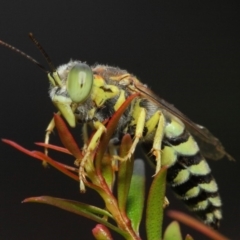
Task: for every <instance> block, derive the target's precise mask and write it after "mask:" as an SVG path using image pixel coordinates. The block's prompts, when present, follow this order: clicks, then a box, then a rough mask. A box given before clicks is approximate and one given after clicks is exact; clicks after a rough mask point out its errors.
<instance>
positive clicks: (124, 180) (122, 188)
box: [117, 134, 134, 212]
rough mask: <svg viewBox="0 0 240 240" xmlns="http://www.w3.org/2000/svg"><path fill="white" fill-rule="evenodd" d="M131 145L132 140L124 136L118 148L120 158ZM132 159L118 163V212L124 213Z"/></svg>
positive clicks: (128, 136) (131, 170)
mask: <svg viewBox="0 0 240 240" xmlns="http://www.w3.org/2000/svg"><path fill="white" fill-rule="evenodd" d="M131 145H132V139H131V137H130V135H128V134H127V135H125V136H124V137H123V139H122V143H121V146H120V151H119V154H120V157H125V156H126V155H127V154H128V151H129V149H130V147H131ZM133 163H134V161H133V159H128V160H127V161H124V162H119V170H118V175H117V197H118V206H119V208H120V210H122V211H124V212H125V211H126V203H127V197H128V193H129V188H130V183H131V178H132V172H133Z"/></svg>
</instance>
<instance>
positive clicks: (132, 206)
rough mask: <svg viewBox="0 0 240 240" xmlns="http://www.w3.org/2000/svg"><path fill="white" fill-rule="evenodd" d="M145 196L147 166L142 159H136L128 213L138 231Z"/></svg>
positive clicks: (128, 200)
mask: <svg viewBox="0 0 240 240" xmlns="http://www.w3.org/2000/svg"><path fill="white" fill-rule="evenodd" d="M144 198H145V166H144V162H143V160H141V159H136V160H135V161H134V167H133V175H132V180H131V185H130V189H129V194H128V199H127V215H128V217H129V219H130V220H131V223H132V227H133V229H134V230H135V231H136V232H137V233H138V232H139V225H140V223H141V219H142V214H143V209H144Z"/></svg>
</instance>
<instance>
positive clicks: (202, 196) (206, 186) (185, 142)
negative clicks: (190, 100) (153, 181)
mask: <svg viewBox="0 0 240 240" xmlns="http://www.w3.org/2000/svg"><path fill="white" fill-rule="evenodd" d="M162 166H168V174H167V181H168V183H169V184H170V186H171V188H172V189H173V191H174V192H175V193H176V194H177V196H178V197H179V198H180V199H181V200H182V201H183V202H184V203H185V204H186V205H187V206H188V207H189V208H190V210H192V211H194V212H195V213H196V214H197V215H198V216H199V217H200V218H201V219H202V220H203V221H204V222H205V223H206V224H207V225H210V226H212V227H214V228H217V227H218V225H219V221H220V220H221V218H222V215H221V205H222V204H221V199H220V196H219V193H218V187H217V183H216V181H215V179H214V178H213V176H212V174H211V169H210V168H209V166H208V163H207V162H206V160H205V159H204V157H203V156H202V155H201V153H200V150H199V147H198V145H197V143H196V142H195V140H194V139H193V137H192V136H191V135H190V134H189V132H188V131H187V130H186V129H185V126H184V125H183V124H182V123H181V122H180V121H178V120H177V119H174V118H173V119H171V121H170V122H168V123H167V126H166V129H165V137H164V139H163V143H162Z"/></svg>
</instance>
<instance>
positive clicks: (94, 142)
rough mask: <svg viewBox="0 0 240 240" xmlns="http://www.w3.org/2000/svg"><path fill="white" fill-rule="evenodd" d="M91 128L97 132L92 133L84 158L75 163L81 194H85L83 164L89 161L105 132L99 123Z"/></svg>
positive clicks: (95, 123)
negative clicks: (77, 168) (77, 166)
mask: <svg viewBox="0 0 240 240" xmlns="http://www.w3.org/2000/svg"><path fill="white" fill-rule="evenodd" d="M93 126H94V128H96V130H97V131H96V132H95V133H94V135H93V137H92V139H91V141H90V143H89V144H88V146H87V149H86V151H85V155H84V157H83V158H82V160H81V162H79V161H78V160H76V161H75V162H76V163H77V164H78V165H79V181H80V191H81V192H85V185H84V181H85V179H86V174H85V171H84V168H85V164H86V162H87V161H88V160H89V157H90V156H91V154H92V152H93V151H94V150H95V149H96V147H97V146H98V143H99V141H100V138H101V136H102V134H103V133H104V132H105V131H106V128H105V126H104V125H103V124H102V123H101V122H94V123H93Z"/></svg>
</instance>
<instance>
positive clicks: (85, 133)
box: [82, 123, 89, 153]
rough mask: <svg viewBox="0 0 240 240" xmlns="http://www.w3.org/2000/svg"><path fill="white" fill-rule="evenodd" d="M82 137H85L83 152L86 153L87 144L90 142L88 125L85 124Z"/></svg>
mask: <svg viewBox="0 0 240 240" xmlns="http://www.w3.org/2000/svg"><path fill="white" fill-rule="evenodd" d="M82 136H83V143H84V145H83V149H82V151H83V153H85V152H86V150H87V144H88V141H89V137H88V127H87V123H84V124H83V126H82Z"/></svg>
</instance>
